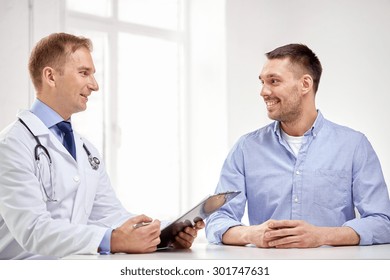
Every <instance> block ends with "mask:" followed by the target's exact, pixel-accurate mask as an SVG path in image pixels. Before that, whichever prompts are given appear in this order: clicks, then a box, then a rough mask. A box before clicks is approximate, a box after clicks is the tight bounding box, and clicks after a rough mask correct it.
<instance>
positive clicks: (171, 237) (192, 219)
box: [157, 191, 241, 249]
mask: <svg viewBox="0 0 390 280" xmlns="http://www.w3.org/2000/svg"><path fill="white" fill-rule="evenodd" d="M239 193H241V191H229V192H224V193H218V194H214V195H210V196H208V197H206V198H204V199H203V200H202V201H201V202H199V203H198V204H197V205H196V206H195V207H193V208H192V209H191V210H189V211H188V212H186V213H185V214H183V215H181V216H180V217H179V218H177V219H176V220H175V221H173V222H172V223H170V224H168V225H167V226H166V227H164V228H163V229H162V230H161V234H160V239H161V243H160V244H159V245H158V246H157V249H164V248H168V247H170V246H171V245H172V243H173V242H175V236H176V235H177V234H178V233H179V232H180V231H182V230H183V229H184V228H185V227H187V226H194V225H195V223H196V222H197V221H199V220H204V219H206V218H207V217H208V216H210V215H211V214H212V213H214V212H215V211H217V210H218V209H219V208H221V207H222V206H223V205H224V204H226V203H228V202H229V201H230V200H231V199H233V198H234V197H236V196H237V195H238V194H239Z"/></svg>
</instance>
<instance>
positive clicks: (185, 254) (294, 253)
mask: <svg viewBox="0 0 390 280" xmlns="http://www.w3.org/2000/svg"><path fill="white" fill-rule="evenodd" d="M64 259H68V260H79V259H89V260H93V259H102V260H111V259H115V260H234V259H239V260H242V259H247V260H256V259H259V260H294V259H295V260H310V259H313V260H334V259H336V260H337V259H344V260H390V244H385V245H372V246H341V247H320V248H310V249H273V248H272V249H261V248H256V247H253V246H246V247H242V246H227V245H214V244H208V243H196V242H195V243H194V244H193V246H192V248H191V249H187V250H177V249H168V250H161V251H157V252H154V253H150V254H113V255H71V256H68V257H66V258H64Z"/></svg>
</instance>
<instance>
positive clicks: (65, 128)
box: [57, 121, 76, 160]
mask: <svg viewBox="0 0 390 280" xmlns="http://www.w3.org/2000/svg"><path fill="white" fill-rule="evenodd" d="M57 127H58V128H59V130H61V131H62V132H63V133H64V143H63V144H64V147H65V148H66V149H67V150H68V152H69V153H70V154H71V155H72V157H73V158H74V159H75V160H76V145H75V143H74V137H73V130H72V125H71V124H70V122H66V121H62V122H59V123H57Z"/></svg>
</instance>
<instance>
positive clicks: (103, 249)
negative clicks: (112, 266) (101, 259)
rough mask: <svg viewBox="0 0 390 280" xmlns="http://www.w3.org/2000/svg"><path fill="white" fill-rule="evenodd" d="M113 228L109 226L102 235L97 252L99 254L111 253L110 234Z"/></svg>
mask: <svg viewBox="0 0 390 280" xmlns="http://www.w3.org/2000/svg"><path fill="white" fill-rule="evenodd" d="M112 231H113V229H112V228H110V229H108V230H107V231H106V233H105V234H104V236H103V239H102V241H101V242H100V245H99V254H100V255H109V254H110V253H111V234H112Z"/></svg>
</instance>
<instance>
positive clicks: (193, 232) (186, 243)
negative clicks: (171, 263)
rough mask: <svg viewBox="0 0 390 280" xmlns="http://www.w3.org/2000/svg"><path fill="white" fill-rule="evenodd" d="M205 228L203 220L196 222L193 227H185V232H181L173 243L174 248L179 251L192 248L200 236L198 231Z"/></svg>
mask: <svg viewBox="0 0 390 280" xmlns="http://www.w3.org/2000/svg"><path fill="white" fill-rule="evenodd" d="M204 227H205V224H204V222H203V221H202V220H200V221H198V222H196V223H195V225H194V226H193V227H190V226H188V227H185V228H184V229H183V231H181V232H179V233H178V234H177V235H176V237H175V239H176V241H175V242H174V243H173V247H174V248H178V249H188V248H191V246H192V243H193V242H194V240H195V238H196V237H197V235H198V231H199V230H201V229H203V228H204Z"/></svg>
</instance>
